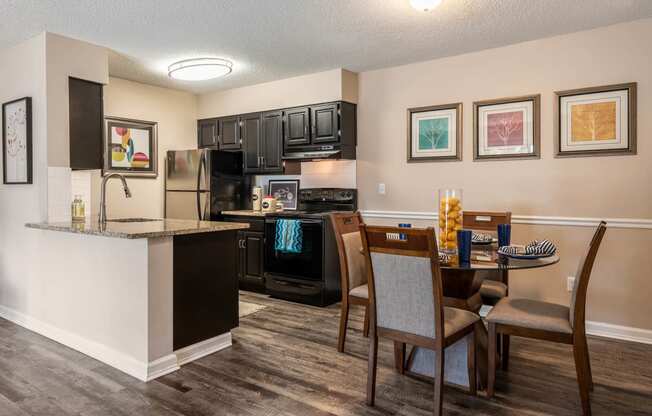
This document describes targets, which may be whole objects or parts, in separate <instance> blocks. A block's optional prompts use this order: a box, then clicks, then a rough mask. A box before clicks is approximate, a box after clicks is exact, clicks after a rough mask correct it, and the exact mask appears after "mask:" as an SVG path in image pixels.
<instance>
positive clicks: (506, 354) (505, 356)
mask: <svg viewBox="0 0 652 416" xmlns="http://www.w3.org/2000/svg"><path fill="white" fill-rule="evenodd" d="M501 338H502V339H503V350H502V354H501V355H502V357H501V359H502V362H501V363H502V364H501V365H502V368H503V371H507V370H508V369H509V335H507V334H502V335H501Z"/></svg>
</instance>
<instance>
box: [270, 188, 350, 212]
mask: <svg viewBox="0 0 652 416" xmlns="http://www.w3.org/2000/svg"><path fill="white" fill-rule="evenodd" d="M298 206H299V209H298V210H296V211H291V210H287V211H283V212H275V213H272V214H268V216H273V217H301V218H324V217H326V216H328V214H330V213H331V212H353V211H355V210H356V209H357V208H358V192H357V190H356V189H347V188H309V189H301V190H299V203H298Z"/></svg>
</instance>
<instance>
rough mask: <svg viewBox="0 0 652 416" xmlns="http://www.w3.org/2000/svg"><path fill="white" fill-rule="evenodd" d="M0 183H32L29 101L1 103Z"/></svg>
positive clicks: (30, 110)
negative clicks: (0, 160) (0, 181)
mask: <svg viewBox="0 0 652 416" xmlns="http://www.w3.org/2000/svg"><path fill="white" fill-rule="evenodd" d="M2 182H3V183H4V184H5V185H24V184H31V183H32V98H31V97H23V98H19V99H17V100H14V101H9V102H7V103H4V104H2Z"/></svg>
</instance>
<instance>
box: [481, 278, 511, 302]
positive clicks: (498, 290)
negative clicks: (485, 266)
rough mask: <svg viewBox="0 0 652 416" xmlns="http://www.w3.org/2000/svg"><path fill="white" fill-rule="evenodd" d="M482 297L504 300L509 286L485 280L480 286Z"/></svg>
mask: <svg viewBox="0 0 652 416" xmlns="http://www.w3.org/2000/svg"><path fill="white" fill-rule="evenodd" d="M480 296H482V297H483V298H491V299H502V298H504V297H505V296H507V285H506V284H505V283H503V282H497V281H495V280H484V281H483V282H482V286H480Z"/></svg>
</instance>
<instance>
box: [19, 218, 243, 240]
mask: <svg viewBox="0 0 652 416" xmlns="http://www.w3.org/2000/svg"><path fill="white" fill-rule="evenodd" d="M25 226H26V227H28V228H36V229H39V230H49V231H61V232H68V233H76V234H90V235H99V236H104V237H114V238H130V239H132V238H157V237H170V236H175V235H186V234H199V233H214V232H220V231H232V230H244V229H247V228H249V224H246V223H238V222H220V221H196V220H173V219H156V220H153V219H144V218H134V219H127V221H126V222H125V221H124V220H122V221H121V220H118V221H115V220H109V221H107V222H106V223H105V224H103V225H100V224H99V222H98V221H86V222H85V223H84V222H80V223H72V222H43V223H28V224H25Z"/></svg>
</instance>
